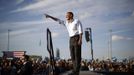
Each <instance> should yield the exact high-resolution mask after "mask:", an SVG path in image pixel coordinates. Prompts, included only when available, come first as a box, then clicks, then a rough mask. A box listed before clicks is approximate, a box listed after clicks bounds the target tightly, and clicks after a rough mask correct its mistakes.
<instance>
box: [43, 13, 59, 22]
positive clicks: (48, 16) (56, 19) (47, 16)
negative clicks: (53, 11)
mask: <svg viewBox="0 0 134 75" xmlns="http://www.w3.org/2000/svg"><path fill="white" fill-rule="evenodd" d="M44 15H45V16H46V18H51V19H53V20H54V21H58V20H59V19H58V18H56V17H53V16H50V15H48V14H44Z"/></svg>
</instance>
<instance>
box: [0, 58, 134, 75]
mask: <svg viewBox="0 0 134 75" xmlns="http://www.w3.org/2000/svg"><path fill="white" fill-rule="evenodd" d="M24 59H25V61H23V60H24ZM25 64H27V66H28V67H30V68H27V69H26V70H25V69H24V68H26V67H25V66H24V65H25ZM72 65H73V64H72V61H71V59H68V60H65V59H59V60H56V61H55V72H56V75H59V74H61V73H64V72H67V71H70V70H71V69H72V68H73V66H72ZM50 68H51V66H50V61H49V60H34V59H32V60H29V59H28V57H25V58H23V59H22V58H21V59H12V60H8V59H5V58H2V59H1V60H0V75H27V74H25V73H23V72H24V71H27V72H28V73H29V74H28V75H49V73H50V72H51V70H50ZM80 70H81V71H93V72H98V73H103V72H134V60H127V61H125V62H118V61H111V60H99V59H96V60H91V61H86V60H82V61H81V69H80Z"/></svg>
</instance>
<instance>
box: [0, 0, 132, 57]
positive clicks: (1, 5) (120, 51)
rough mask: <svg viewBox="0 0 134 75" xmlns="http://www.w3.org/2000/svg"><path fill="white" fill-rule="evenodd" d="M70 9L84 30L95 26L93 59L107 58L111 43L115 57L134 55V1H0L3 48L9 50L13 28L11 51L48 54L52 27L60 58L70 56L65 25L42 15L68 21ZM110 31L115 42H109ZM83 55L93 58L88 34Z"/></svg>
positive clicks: (0, 54) (0, 26)
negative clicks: (45, 14)
mask: <svg viewBox="0 0 134 75" xmlns="http://www.w3.org/2000/svg"><path fill="white" fill-rule="evenodd" d="M67 11H72V12H74V14H75V16H74V17H75V18H78V19H79V20H80V21H81V22H82V25H83V29H84V31H85V28H88V27H90V28H92V38H93V51H94V58H101V59H103V58H107V57H108V56H109V55H110V51H109V49H110V47H109V45H110V44H109V43H111V44H112V56H115V57H117V58H126V57H133V56H134V55H133V53H134V0H0V51H6V50H7V49H8V46H7V45H8V30H10V32H9V35H10V38H9V50H10V51H14V50H24V51H27V54H32V55H41V56H43V57H45V56H49V54H48V52H47V47H46V43H47V41H46V29H47V28H49V29H50V31H51V32H52V39H53V46H54V51H56V49H57V48H58V49H59V50H60V55H61V58H70V53H69V45H68V40H69V36H68V32H67V30H66V28H65V27H64V26H61V25H59V24H58V23H57V22H54V21H53V20H51V19H46V18H45V16H44V15H43V14H44V13H47V14H50V15H53V16H55V17H58V18H60V19H62V20H65V13H66V12H67ZM111 30H112V31H111ZM110 33H111V35H112V36H111V38H112V42H109V40H110ZM0 56H2V52H0ZM82 58H86V59H91V53H90V43H87V42H86V41H85V35H83V45H82Z"/></svg>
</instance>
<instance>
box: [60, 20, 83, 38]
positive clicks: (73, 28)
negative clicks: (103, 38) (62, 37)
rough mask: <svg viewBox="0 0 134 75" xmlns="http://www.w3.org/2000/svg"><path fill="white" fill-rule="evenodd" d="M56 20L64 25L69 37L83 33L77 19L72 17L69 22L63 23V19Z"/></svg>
mask: <svg viewBox="0 0 134 75" xmlns="http://www.w3.org/2000/svg"><path fill="white" fill-rule="evenodd" d="M58 21H59V24H62V25H64V26H66V28H67V30H68V33H69V36H70V37H72V36H75V35H79V34H81V33H83V29H82V24H81V22H80V21H79V20H78V19H74V20H73V22H71V23H68V21H66V23H64V21H63V20H58Z"/></svg>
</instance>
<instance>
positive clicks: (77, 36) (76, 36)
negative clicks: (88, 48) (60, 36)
mask: <svg viewBox="0 0 134 75" xmlns="http://www.w3.org/2000/svg"><path fill="white" fill-rule="evenodd" d="M75 37H79V35H74V36H72V37H70V38H75Z"/></svg>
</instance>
